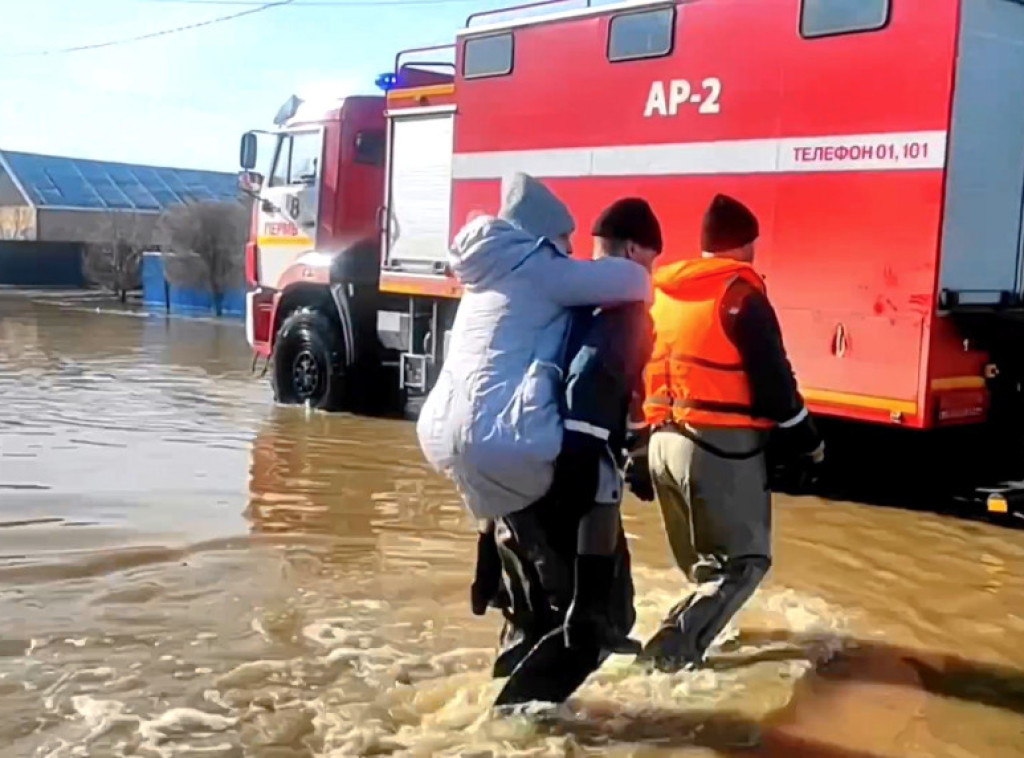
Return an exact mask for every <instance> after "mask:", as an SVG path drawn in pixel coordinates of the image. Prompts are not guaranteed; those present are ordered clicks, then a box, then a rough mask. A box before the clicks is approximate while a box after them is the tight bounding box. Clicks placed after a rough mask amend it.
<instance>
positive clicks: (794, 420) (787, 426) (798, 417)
mask: <svg viewBox="0 0 1024 758" xmlns="http://www.w3.org/2000/svg"><path fill="white" fill-rule="evenodd" d="M807 416H808V413H807V407H806V406H804V407H803V408H801V409H800V412H799V413H798V414H796V415H795V416H793V418H791V419H790V420H789V421H783V422H782V423H781V424H779V429H792V428H793V427H794V426H796V425H797V424H799V423H800V422H801V421H803V420H804V419H805V418H807Z"/></svg>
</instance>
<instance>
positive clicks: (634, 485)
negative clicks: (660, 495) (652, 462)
mask: <svg viewBox="0 0 1024 758" xmlns="http://www.w3.org/2000/svg"><path fill="white" fill-rule="evenodd" d="M624 473H625V479H626V486H628V487H629V491H630V492H632V493H633V494H634V495H635V496H636V497H637V499H639V500H642V501H643V502H645V503H651V502H654V482H653V481H652V480H651V469H650V467H649V466H648V463H647V452H646V451H644V452H643V453H636V454H631V455H630V456H629V458H628V459H627V460H626V470H625V472H624Z"/></svg>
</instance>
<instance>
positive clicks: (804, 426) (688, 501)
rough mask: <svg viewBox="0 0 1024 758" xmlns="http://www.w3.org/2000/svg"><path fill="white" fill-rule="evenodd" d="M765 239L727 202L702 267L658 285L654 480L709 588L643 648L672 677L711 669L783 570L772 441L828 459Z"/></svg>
mask: <svg viewBox="0 0 1024 758" xmlns="http://www.w3.org/2000/svg"><path fill="white" fill-rule="evenodd" d="M758 236H759V225H758V221H757V218H756V217H755V216H754V214H753V213H751V211H750V210H749V209H748V208H747V207H746V206H744V205H743V204H742V203H740V202H738V201H736V200H734V199H732V198H729V197H726V196H723V195H719V196H717V197H715V199H714V200H713V202H712V203H711V206H710V208H709V209H708V211H707V213H706V214H705V217H704V221H703V229H702V233H701V244H702V249H703V251H704V252H703V257H702V258H701V259H699V260H687V261H683V262H680V263H676V264H672V265H669V266H664V267H662V268H661V269H660V270H659V271H658V272H657V274H656V275H655V278H654V284H655V288H656V292H655V301H654V306H653V307H652V309H651V315H652V317H653V319H654V328H655V331H656V334H657V337H656V340H655V346H654V351H653V354H652V356H651V360H650V362H649V364H648V366H647V369H646V377H645V386H646V392H645V395H646V398H645V400H644V412H645V417H646V422H647V424H648V427H649V430H650V432H651V436H650V443H649V467H650V473H651V476H652V478H653V482H654V486H655V489H656V491H657V496H658V501H659V504H660V506H661V511H662V516H663V518H664V521H665V530H666V532H667V534H668V539H669V544H670V546H671V548H672V553H673V556H674V557H675V560H676V563H677V564H678V566H679V568H680V569H682V570H683V571H684V572H685V573H687V574H688V575H689V577H690V579H691V580H692V581H694V582H697V583H699V584H700V583H708V591H697V592H695V593H693V594H692V595H690V596H689V597H688V598H686V599H685V600H683V601H682V602H680V603H679V604H678V605H677V606H675V607H674V608H673V609H672V610H671V611H670V612H669V614H668V616H667V618H666V619H665V621H664V622H663V623H662V625H661V628H660V629H659V630H658V632H657V633H656V634H655V635H654V637H653V638H652V639H651V640H650V641H649V642H648V643H647V645H646V646H645V647H644V650H643V652H642V653H641V655H640V660H641V661H647V662H650V663H652V664H653V665H654V666H656V667H658V668H661V669H663V670H675V669H678V668H681V667H693V666H699V665H701V663H702V662H703V659H704V656H705V654H706V652H707V649H708V647H709V646H710V645H711V643H712V642H713V641H714V639H715V637H716V636H717V635H718V634H719V633H720V632H721V631H722V629H724V628H725V625H726V624H727V623H728V622H729V620H730V619H731V618H732V617H733V616H734V615H735V614H736V613H737V612H738V611H739V609H740V608H741V607H742V606H743V604H744V603H745V602H746V601H747V599H748V598H749V597H750V596H751V595H752V594H753V592H754V590H755V589H756V588H757V587H758V585H759V584H760V583H761V581H762V580H763V579H764V577H765V575H766V574H767V572H768V569H769V568H770V566H771V492H770V491H769V486H768V481H767V472H766V465H765V456H764V449H765V446H766V443H767V438H768V435H769V432H772V431H773V430H774V432H775V434H777V435H778V438H779V442H780V443H781V446H782V447H783V449H785V450H788V451H789V455H790V456H791V458H793V459H795V460H796V461H797V462H799V464H800V465H801V466H802V467H804V468H807V469H813V468H815V467H816V466H817V465H818V464H820V463H821V462H822V460H823V458H824V443H823V442H822V440H821V438H820V437H819V435H818V432H817V430H816V428H815V425H814V423H813V421H812V420H811V417H810V415H809V414H808V412H807V408H806V407H805V406H804V401H803V398H802V397H801V396H800V393H799V391H798V389H797V383H796V379H795V378H794V376H793V370H792V368H791V366H790V363H789V360H788V358H787V356H786V350H785V347H784V346H783V341H782V334H781V330H780V327H779V322H778V319H777V317H776V315H775V311H774V309H773V308H772V306H771V303H770V302H769V300H768V296H767V292H766V289H765V285H764V282H763V281H762V279H761V277H760V276H759V275H758V274H757V272H756V271H755V270H754V268H753V266H752V263H753V260H754V247H755V242H756V240H757V238H758Z"/></svg>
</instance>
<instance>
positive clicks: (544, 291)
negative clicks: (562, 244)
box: [523, 250, 652, 308]
mask: <svg viewBox="0 0 1024 758" xmlns="http://www.w3.org/2000/svg"><path fill="white" fill-rule="evenodd" d="M523 267H524V273H528V274H530V275H531V282H532V283H533V284H534V285H535V286H536V288H537V292H538V294H539V295H543V296H544V297H547V298H548V299H550V300H551V301H552V302H555V303H557V304H559V305H561V306H563V307H566V308H572V307H575V306H579V305H594V306H598V305H619V304H622V303H633V302H650V300H651V297H652V296H651V277H650V274H648V273H647V270H646V269H645V268H644V267H643V266H641V265H640V264H638V263H634V262H633V261H631V260H627V259H625V258H605V259H602V260H599V261H582V260H576V259H574V258H569V257H567V256H564V255H560V254H558V253H556V252H554V251H552V250H542V251H539V252H538V253H537V254H535V255H533V256H531V257H530V259H529V260H528V261H527V262H526V263H524V264H523ZM527 267H529V268H528V269H527Z"/></svg>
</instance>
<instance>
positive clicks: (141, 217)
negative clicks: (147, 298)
mask: <svg viewBox="0 0 1024 758" xmlns="http://www.w3.org/2000/svg"><path fill="white" fill-rule="evenodd" d="M155 222H156V217H155V216H154V215H153V214H151V213H134V212H132V211H110V212H109V213H107V214H106V215H105V216H104V217H103V219H102V220H101V221H100V222H99V225H98V228H97V232H96V234H95V236H94V237H93V239H95V240H96V241H95V242H90V243H89V244H87V245H86V247H85V259H84V261H83V263H84V269H85V275H86V277H88V279H89V280H90V281H91V282H93V283H94V284H98V285H100V286H102V287H105V288H107V289H109V290H110V291H111V292H114V293H115V294H116V295H117V296H118V297H119V298H120V300H121V302H122V303H123V302H125V301H126V300H127V299H128V292H129V290H134V289H138V287H139V283H140V278H139V277H140V272H141V270H142V256H143V254H144V253H145V252H146V249H147V248H148V247H150V245H152V243H153V232H154V228H155V226H156V223H155Z"/></svg>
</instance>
